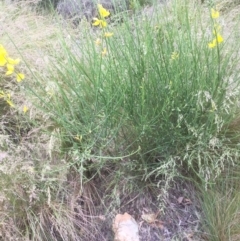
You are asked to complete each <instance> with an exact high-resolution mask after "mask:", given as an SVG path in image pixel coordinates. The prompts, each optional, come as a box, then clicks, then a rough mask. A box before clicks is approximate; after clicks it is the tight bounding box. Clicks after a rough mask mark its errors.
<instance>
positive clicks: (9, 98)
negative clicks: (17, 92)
mask: <svg viewBox="0 0 240 241" xmlns="http://www.w3.org/2000/svg"><path fill="white" fill-rule="evenodd" d="M5 100H6V102H7V103H8V104H9V105H10V106H11V107H14V104H13V102H12V101H11V95H10V94H5Z"/></svg>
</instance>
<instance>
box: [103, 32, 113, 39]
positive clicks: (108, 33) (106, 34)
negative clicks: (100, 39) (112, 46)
mask: <svg viewBox="0 0 240 241" xmlns="http://www.w3.org/2000/svg"><path fill="white" fill-rule="evenodd" d="M111 36H113V33H110V32H106V33H104V37H106V38H107V37H111Z"/></svg>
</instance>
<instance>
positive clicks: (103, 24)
mask: <svg viewBox="0 0 240 241" xmlns="http://www.w3.org/2000/svg"><path fill="white" fill-rule="evenodd" d="M93 20H94V21H95V22H93V24H92V25H93V26H100V27H101V28H105V27H106V26H107V22H106V21H105V20H101V19H98V18H93Z"/></svg>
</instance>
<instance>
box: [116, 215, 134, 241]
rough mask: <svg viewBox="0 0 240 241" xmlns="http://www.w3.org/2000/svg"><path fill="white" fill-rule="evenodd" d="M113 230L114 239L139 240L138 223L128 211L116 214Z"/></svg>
mask: <svg viewBox="0 0 240 241" xmlns="http://www.w3.org/2000/svg"><path fill="white" fill-rule="evenodd" d="M113 232H114V233H115V237H114V241H139V233H138V224H137V222H136V221H135V219H134V218H133V217H132V216H131V215H129V214H128V213H124V214H117V215H116V217H115V219H114V221H113Z"/></svg>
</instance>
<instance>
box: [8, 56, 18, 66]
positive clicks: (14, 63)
mask: <svg viewBox="0 0 240 241" xmlns="http://www.w3.org/2000/svg"><path fill="white" fill-rule="evenodd" d="M7 62H8V64H12V65H17V64H19V63H20V59H12V58H7Z"/></svg>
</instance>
